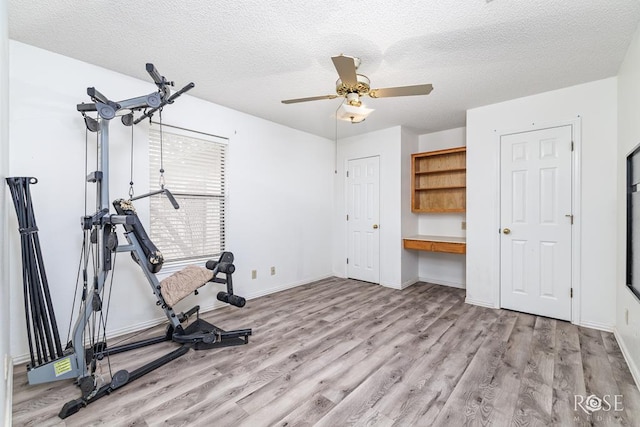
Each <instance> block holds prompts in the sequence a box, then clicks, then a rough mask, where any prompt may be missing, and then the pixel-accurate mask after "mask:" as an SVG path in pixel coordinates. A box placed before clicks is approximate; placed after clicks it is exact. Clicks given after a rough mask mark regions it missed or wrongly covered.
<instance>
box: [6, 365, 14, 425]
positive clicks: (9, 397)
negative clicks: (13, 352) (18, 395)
mask: <svg viewBox="0 0 640 427" xmlns="http://www.w3.org/2000/svg"><path fill="white" fill-rule="evenodd" d="M4 357H5V363H4V369H5V371H4V375H5V378H4V381H5V386H6V390H5V395H4V399H5V400H4V425H5V426H10V425H12V424H11V422H12V420H13V418H12V417H13V361H12V360H11V356H9V355H8V354H5V356H4Z"/></svg>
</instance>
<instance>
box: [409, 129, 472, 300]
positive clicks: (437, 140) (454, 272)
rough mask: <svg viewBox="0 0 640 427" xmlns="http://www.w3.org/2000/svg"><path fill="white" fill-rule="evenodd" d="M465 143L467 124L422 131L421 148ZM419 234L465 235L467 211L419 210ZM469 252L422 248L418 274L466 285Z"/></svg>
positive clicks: (426, 279) (442, 282) (424, 278)
mask: <svg viewBox="0 0 640 427" xmlns="http://www.w3.org/2000/svg"><path fill="white" fill-rule="evenodd" d="M464 145H466V128H465V127H459V128H454V129H448V130H444V131H440V132H433V133H428V134H424V135H420V142H419V151H420V152H424V151H435V150H444V149H447V148H454V147H462V146H464ZM417 216H418V217H419V234H425V235H435V236H451V237H465V235H466V232H465V230H463V229H462V222H463V221H465V218H466V214H465V213H437V214H432V213H429V214H418V215H417ZM465 272H466V256H465V255H457V254H448V253H438V252H420V263H419V273H418V274H419V276H420V280H421V281H423V282H429V283H437V284H440V285H447V286H454V287H458V288H464V287H465Z"/></svg>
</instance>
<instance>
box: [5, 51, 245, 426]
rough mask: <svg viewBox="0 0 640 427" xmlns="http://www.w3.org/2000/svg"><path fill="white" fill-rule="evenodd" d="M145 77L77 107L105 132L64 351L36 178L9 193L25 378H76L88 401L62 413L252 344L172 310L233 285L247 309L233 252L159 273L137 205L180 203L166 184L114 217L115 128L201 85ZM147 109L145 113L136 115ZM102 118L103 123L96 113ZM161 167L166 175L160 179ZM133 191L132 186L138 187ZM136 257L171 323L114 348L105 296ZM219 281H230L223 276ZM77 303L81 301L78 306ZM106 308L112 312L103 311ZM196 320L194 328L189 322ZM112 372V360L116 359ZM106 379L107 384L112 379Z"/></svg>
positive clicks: (228, 298)
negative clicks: (138, 85) (137, 355)
mask: <svg viewBox="0 0 640 427" xmlns="http://www.w3.org/2000/svg"><path fill="white" fill-rule="evenodd" d="M146 69H147V72H148V73H149V75H150V76H151V78H152V79H153V81H154V83H155V84H156V86H157V91H156V92H152V93H151V94H149V95H143V96H140V97H136V98H131V99H127V100H124V101H119V102H114V101H111V100H109V99H108V98H107V97H106V96H104V95H103V94H101V93H100V92H99V91H98V90H96V89H95V88H93V87H90V88H88V89H87V94H88V95H89V97H90V98H91V101H92V102H91V103H82V104H78V105H77V110H78V111H79V112H80V113H81V114H82V116H83V117H84V121H85V125H86V128H87V131H88V132H95V133H96V134H97V157H98V159H97V164H98V170H96V171H94V172H91V173H89V174H88V176H87V182H90V183H94V184H95V185H96V212H95V213H94V214H93V215H85V216H84V217H82V219H81V225H82V229H83V233H84V243H83V249H82V256H81V264H80V268H79V273H80V274H79V281H80V282H81V283H82V290H81V297H80V300H81V301H80V309H79V313H78V316H77V319H76V322H75V326H74V328H73V331H72V332H71V325H69V326H70V334H69V338H68V339H69V342H68V344H67V345H66V346H65V348H64V349H63V347H62V344H61V341H60V334H59V332H58V326H57V322H56V319H55V314H54V311H53V305H52V303H51V295H50V291H49V285H48V281H47V278H46V274H45V272H44V265H43V259H42V254H41V250H40V242H39V239H38V228H37V226H36V222H35V215H34V211H33V206H32V202H31V193H30V185H33V184H36V183H37V179H35V178H32V177H14V178H7V179H6V181H7V184H8V185H9V187H10V192H11V196H12V199H13V203H14V206H15V209H16V214H17V217H18V223H19V231H20V238H21V247H22V264H23V265H22V267H23V268H22V273H23V291H24V301H25V314H26V318H27V335H28V340H29V350H30V356H31V359H30V363H29V365H28V366H27V369H28V371H27V377H28V380H29V383H30V384H40V383H45V382H51V381H57V380H64V379H75V381H76V384H77V385H78V386H79V387H80V390H81V396H80V397H79V398H78V399H74V400H71V401H69V402H67V403H66V404H65V405H64V406H63V408H62V409H61V410H60V413H59V414H58V415H59V416H60V418H66V417H68V416H69V415H72V414H74V413H76V412H77V411H78V410H80V409H81V408H82V407H84V406H87V405H88V404H90V403H92V402H95V401H96V400H97V399H99V398H101V397H103V396H105V395H107V394H110V393H111V392H113V391H114V390H116V389H118V388H120V387H122V386H124V385H126V384H129V383H131V382H132V381H134V380H136V379H138V378H140V377H141V376H143V375H145V374H147V373H149V372H151V371H153V370H155V369H157V368H159V367H161V366H163V365H165V364H166V363H168V362H170V361H172V360H174V359H176V358H178V357H180V356H182V355H184V354H185V353H187V352H188V351H189V349H190V348H193V349H194V350H205V349H212V348H217V347H225V346H235V345H242V344H247V343H248V341H249V336H250V335H251V329H241V330H234V331H225V330H223V329H220V328H218V327H217V326H214V325H212V324H210V323H208V322H206V321H204V320H203V319H201V318H200V317H199V310H200V307H199V306H195V307H193V308H192V309H190V310H188V311H187V312H186V313H176V312H175V311H174V309H173V307H174V305H175V304H176V303H177V302H178V301H180V300H182V299H183V298H184V297H186V296H187V295H189V294H191V293H194V292H195V293H197V289H198V288H199V287H200V286H203V285H204V284H206V283H209V282H214V283H220V284H223V285H226V292H219V293H218V295H217V298H218V299H219V300H220V301H223V302H225V303H228V304H231V305H234V306H237V307H243V306H244V305H245V299H244V298H242V297H240V296H237V295H235V294H234V293H233V282H232V274H233V272H234V271H235V266H234V264H233V261H234V257H233V254H232V253H231V252H223V253H222V254H221V255H220V257H219V259H218V260H217V261H216V260H210V261H208V262H207V263H206V268H205V267H199V266H189V267H186V268H184V269H183V270H181V271H178V272H177V273H174V274H173V275H171V276H169V277H167V278H165V279H164V280H162V281H160V280H159V279H158V278H157V277H156V273H158V272H159V271H160V269H161V268H162V264H163V261H164V258H163V256H162V253H161V252H160V251H159V250H158V249H157V248H156V247H155V246H154V244H153V243H152V242H151V240H150V239H149V236H148V235H147V233H146V232H145V230H144V227H143V226H142V223H141V222H140V219H139V218H138V215H137V214H136V211H135V208H134V207H133V204H132V200H137V199H141V198H144V197H150V196H153V195H158V194H160V195H165V196H166V197H167V198H168V199H169V201H170V202H171V204H172V205H173V207H174V208H175V209H178V208H179V206H178V203H177V201H176V199H175V197H174V196H173V195H172V194H171V192H170V191H169V190H168V189H166V188H165V187H164V183H162V184H161V189H160V190H158V191H152V192H150V193H148V194H144V195H141V196H137V197H133V194H132V192H130V199H129V200H125V199H118V200H115V201H114V202H113V207H114V209H115V213H111V212H110V207H109V124H110V121H111V120H112V119H113V118H115V117H117V116H119V117H121V122H122V123H123V124H124V125H125V126H134V125H136V124H138V123H140V122H141V121H142V120H144V119H145V118H151V116H152V115H153V114H154V113H155V112H160V114H161V111H162V108H163V107H164V106H166V105H168V104H172V103H173V102H174V101H175V99H176V98H178V97H179V96H180V95H181V94H183V93H185V92H187V91H188V90H190V89H191V88H193V87H194V84H193V83H189V84H188V85H186V86H185V87H183V88H182V89H180V90H178V91H177V92H175V93H173V94H171V90H170V86H173V82H169V81H167V80H166V79H165V77H163V76H161V75H160V74H159V73H158V71H157V70H156V68H155V67H154V66H153V64H147V65H146ZM138 112H140V115H139V117H137V118H135V117H134V114H136V113H138ZM92 113H95V118H93V117H90V114H92ZM162 172H163V170H161V173H162ZM131 185H133V183H131ZM117 226H121V227H122V228H123V230H122V231H123V233H124V236H125V238H126V240H127V243H128V244H122V245H120V244H119V242H118V236H117V234H116V230H117ZM121 252H129V253H130V254H131V257H132V258H133V260H134V261H135V262H136V263H137V264H138V265H139V266H140V268H141V269H142V272H143V273H144V275H145V277H146V279H147V281H148V282H149V284H150V285H151V289H152V291H153V294H154V295H155V298H156V304H157V305H158V306H159V307H161V308H162V310H164V313H165V315H166V317H167V319H168V321H169V324H168V326H167V329H166V332H165V333H164V334H162V335H161V336H158V337H154V338H149V339H145V340H142V341H138V342H135V343H129V344H124V345H120V346H114V347H108V346H107V343H106V322H107V318H108V309H109V301H110V295H111V293H110V292H109V297H108V298H107V297H106V296H105V284H109V283H108V282H109V277H110V278H111V279H110V280H111V282H110V283H112V282H113V271H112V270H113V268H114V264H115V258H116V254H117V253H121ZM219 275H224V278H223V277H219ZM74 304H75V301H74ZM105 312H106V313H105ZM194 314H195V315H196V319H195V320H193V321H191V322H189V324H188V326H187V320H188V318H189V317H190V316H193V315H194ZM164 341H173V342H175V343H177V344H179V347H178V348H177V349H175V350H173V351H171V352H170V353H168V354H165V355H163V356H162V357H160V358H158V359H156V360H154V361H152V362H149V363H147V364H145V365H143V366H141V367H139V368H137V369H135V370H133V371H131V372H129V371H127V370H119V371H117V372H115V373H111V375H110V380H104V379H103V377H102V375H98V373H97V372H96V369H97V367H98V366H99V364H100V361H102V360H103V359H104V358H107V360H108V358H109V356H111V355H114V354H117V353H122V352H125V351H129V350H134V349H138V348H141V347H145V346H149V345H152V344H157V343H160V342H164ZM109 371H111V364H110V362H109ZM107 381H108V382H107Z"/></svg>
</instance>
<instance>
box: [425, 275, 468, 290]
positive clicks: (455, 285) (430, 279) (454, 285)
mask: <svg viewBox="0 0 640 427" xmlns="http://www.w3.org/2000/svg"><path fill="white" fill-rule="evenodd" d="M418 280H419V281H421V282H426V283H433V284H434V285H442V286H450V287H452V288H458V289H466V288H467V286H466V285H465V284H464V283H458V282H449V281H447V280H442V279H434V278H433V277H420V278H419V279H418Z"/></svg>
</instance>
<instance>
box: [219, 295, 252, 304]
mask: <svg viewBox="0 0 640 427" xmlns="http://www.w3.org/2000/svg"><path fill="white" fill-rule="evenodd" d="M217 298H218V300H220V301H222V302H226V303H227V304H231V305H235V306H236V307H244V305H245V304H246V303H247V300H245V299H244V298H242V297H239V296H238V295H231V294H230V293H228V292H218V297H217Z"/></svg>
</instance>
